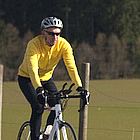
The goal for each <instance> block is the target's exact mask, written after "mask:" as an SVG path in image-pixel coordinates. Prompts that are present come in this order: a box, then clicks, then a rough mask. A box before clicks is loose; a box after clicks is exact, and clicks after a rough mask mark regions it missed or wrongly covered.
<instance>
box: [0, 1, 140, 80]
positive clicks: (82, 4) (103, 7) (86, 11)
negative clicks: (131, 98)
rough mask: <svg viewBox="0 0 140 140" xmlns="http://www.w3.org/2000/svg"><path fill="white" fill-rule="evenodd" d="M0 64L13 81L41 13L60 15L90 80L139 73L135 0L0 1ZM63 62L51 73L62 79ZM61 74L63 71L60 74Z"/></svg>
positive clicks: (139, 18)
mask: <svg viewBox="0 0 140 140" xmlns="http://www.w3.org/2000/svg"><path fill="white" fill-rule="evenodd" d="M0 3H1V4H0V63H2V64H4V68H5V70H4V80H5V81H9V80H16V78H17V69H18V66H19V65H20V63H21V62H22V59H23V56H24V52H25V49H26V45H27V42H28V41H29V40H30V39H31V38H33V37H34V36H36V35H38V34H40V22H41V20H42V19H43V18H45V17H47V16H57V17H59V18H61V19H62V21H63V23H64V29H63V31H62V36H63V37H65V38H66V39H67V40H68V41H69V42H70V43H71V45H72V47H73V49H74V55H75V58H76V63H77V65H78V69H79V71H80V67H81V66H80V64H81V62H90V63H91V79H105V78H131V77H139V76H140V9H139V6H140V1H139V0H133V1H132V0H113V1H112V0H86V1H80V0H60V1H56V0H30V1H27V0H25V1H24V2H23V1H21V0H12V1H10V0H0ZM62 65H63V62H60V64H59V65H58V67H57V69H56V71H55V73H54V77H55V78H56V79H62V78H63V79H68V78H69V77H68V76H65V77H63V76H62V75H65V73H67V72H66V70H65V67H64V66H63V67H62ZM62 73H63V74H62Z"/></svg>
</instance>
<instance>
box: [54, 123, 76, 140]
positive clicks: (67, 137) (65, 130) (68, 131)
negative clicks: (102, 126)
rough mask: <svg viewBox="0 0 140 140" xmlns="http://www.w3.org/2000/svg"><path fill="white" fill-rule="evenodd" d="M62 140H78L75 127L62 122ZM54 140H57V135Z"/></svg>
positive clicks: (60, 130)
mask: <svg viewBox="0 0 140 140" xmlns="http://www.w3.org/2000/svg"><path fill="white" fill-rule="evenodd" d="M59 132H60V140H77V137H76V133H75V131H74V129H73V127H72V126H71V125H70V124H69V123H67V122H62V123H61V124H60V127H59ZM53 140H57V138H56V134H55V135H54V138H53Z"/></svg>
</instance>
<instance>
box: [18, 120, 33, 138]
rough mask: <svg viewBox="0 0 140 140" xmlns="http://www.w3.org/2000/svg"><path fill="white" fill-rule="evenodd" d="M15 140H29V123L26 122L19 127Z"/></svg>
mask: <svg viewBox="0 0 140 140" xmlns="http://www.w3.org/2000/svg"><path fill="white" fill-rule="evenodd" d="M17 140H31V130H30V122H29V121H27V122H25V123H23V125H22V126H21V128H20V130H19V133H18V137H17Z"/></svg>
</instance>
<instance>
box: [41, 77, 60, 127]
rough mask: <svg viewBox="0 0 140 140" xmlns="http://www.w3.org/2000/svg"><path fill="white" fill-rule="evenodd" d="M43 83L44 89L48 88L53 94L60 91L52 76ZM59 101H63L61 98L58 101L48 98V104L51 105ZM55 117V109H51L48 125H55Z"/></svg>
mask: <svg viewBox="0 0 140 140" xmlns="http://www.w3.org/2000/svg"><path fill="white" fill-rule="evenodd" d="M42 85H43V87H44V89H46V90H48V91H49V92H50V93H52V94H53V93H56V92H58V89H57V87H56V85H55V83H54V81H53V79H52V78H51V79H50V80H48V81H43V82H42ZM57 102H59V103H61V102H60V100H57V101H56V100H54V99H51V100H48V104H49V106H50V107H52V106H54V105H55V104H56V103H57ZM54 118H55V111H51V112H50V114H49V116H48V119H47V125H53V122H54Z"/></svg>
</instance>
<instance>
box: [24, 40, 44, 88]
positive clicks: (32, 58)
mask: <svg viewBox="0 0 140 140" xmlns="http://www.w3.org/2000/svg"><path fill="white" fill-rule="evenodd" d="M26 55H27V66H28V70H29V76H30V79H31V82H32V84H33V86H34V88H35V89H36V88H38V87H41V86H42V85H41V82H40V78H39V75H38V59H39V53H38V50H37V47H36V45H35V44H34V43H33V42H32V43H30V42H29V43H28V46H27V54H26Z"/></svg>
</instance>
